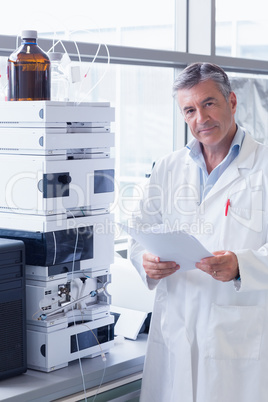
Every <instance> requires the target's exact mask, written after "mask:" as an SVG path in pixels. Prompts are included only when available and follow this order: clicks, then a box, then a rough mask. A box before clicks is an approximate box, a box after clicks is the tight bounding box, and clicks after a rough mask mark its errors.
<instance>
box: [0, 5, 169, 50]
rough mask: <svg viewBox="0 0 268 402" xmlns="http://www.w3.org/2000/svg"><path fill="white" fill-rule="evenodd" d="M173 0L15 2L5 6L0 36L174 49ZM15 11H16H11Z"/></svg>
mask: <svg viewBox="0 0 268 402" xmlns="http://www.w3.org/2000/svg"><path fill="white" fill-rule="evenodd" d="M174 9H175V0H165V1H155V0H146V1H144V0H135V1H133V0H132V1H126V0H97V1H93V0H90V1H89V0H76V1H75V3H74V2H63V1H54V0H46V2H45V3H43V4H42V6H41V5H40V7H37V6H36V1H35V0H27V1H25V2H21V1H19V0H14V1H13V2H12V3H6V4H5V15H9V16H11V17H10V18H2V20H1V34H2V35H20V33H21V31H22V30H24V29H36V30H37V31H38V33H39V36H40V37H41V36H42V37H51V36H52V35H53V34H54V35H55V37H56V38H61V39H62V38H65V39H69V40H79V41H82V42H92V43H99V42H102V43H107V44H114V45H123V46H135V47H137V46H138V47H143V48H146V47H148V48H154V49H170V50H173V49H174V22H175V12H174ZM14 10H15V12H14Z"/></svg>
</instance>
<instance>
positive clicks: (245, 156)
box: [204, 133, 257, 201]
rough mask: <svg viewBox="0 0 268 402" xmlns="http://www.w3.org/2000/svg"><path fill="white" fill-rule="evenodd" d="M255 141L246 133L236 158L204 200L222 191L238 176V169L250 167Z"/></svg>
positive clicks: (253, 155) (255, 145)
mask: <svg viewBox="0 0 268 402" xmlns="http://www.w3.org/2000/svg"><path fill="white" fill-rule="evenodd" d="M256 148H257V143H256V141H254V140H253V139H252V138H251V136H250V135H249V134H247V133H246V135H245V138H244V141H243V145H242V148H241V151H240V153H239V155H238V156H237V158H236V159H235V160H234V161H233V162H232V163H231V164H230V165H229V166H228V167H227V169H226V170H225V172H224V173H223V174H222V175H221V176H220V177H219V179H218V180H217V182H216V183H215V185H214V186H213V187H212V189H211V190H210V192H209V193H208V194H207V196H206V198H205V199H204V201H207V200H208V199H210V198H211V197H213V196H215V195H217V193H219V192H222V191H224V189H225V188H226V187H227V186H228V187H230V185H231V184H232V183H234V182H235V181H236V180H237V179H239V178H240V169H251V168H252V166H253V163H254V159H255V152H256Z"/></svg>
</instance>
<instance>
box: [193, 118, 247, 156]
mask: <svg viewBox="0 0 268 402" xmlns="http://www.w3.org/2000/svg"><path fill="white" fill-rule="evenodd" d="M244 137H245V132H244V130H243V129H242V128H241V127H240V126H238V125H237V130H236V133H235V136H234V138H233V141H232V143H231V146H230V149H229V152H228V154H229V153H230V152H231V151H232V150H233V149H234V147H237V148H238V152H239V151H240V149H241V146H242V143H243V140H244ZM186 148H188V149H189V150H190V154H189V155H190V157H191V158H192V159H193V160H196V159H198V158H200V156H201V155H202V150H201V146H200V142H199V141H198V140H197V139H196V138H193V139H192V140H191V141H189V142H188V144H187V145H186Z"/></svg>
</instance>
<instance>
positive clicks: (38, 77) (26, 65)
mask: <svg viewBox="0 0 268 402" xmlns="http://www.w3.org/2000/svg"><path fill="white" fill-rule="evenodd" d="M21 39H22V41H21V46H20V47H19V48H18V49H17V50H15V51H14V52H13V53H12V54H11V55H10V57H9V58H8V63H7V79H8V94H7V98H8V100H9V101H36V100H50V60H49V57H48V56H47V55H46V53H45V52H43V50H42V49H41V48H40V47H39V46H38V45H37V31H23V32H22V35H21Z"/></svg>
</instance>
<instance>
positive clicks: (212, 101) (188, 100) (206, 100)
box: [178, 80, 237, 148]
mask: <svg viewBox="0 0 268 402" xmlns="http://www.w3.org/2000/svg"><path fill="white" fill-rule="evenodd" d="M178 102H179V106H180V108H181V111H182V113H183V116H184V118H185V121H186V123H187V124H188V126H189V128H190V130H191V132H192V134H193V136H194V137H195V138H196V139H197V140H198V141H200V142H201V143H202V144H203V146H204V147H212V148H214V147H221V145H223V146H225V145H226V144H227V143H229V145H230V143H231V141H232V139H233V137H234V134H235V132H236V124H235V120H234V114H235V111H236V104H237V102H236V96H235V94H234V93H233V92H231V94H230V96H229V99H228V101H226V99H225V98H224V96H223V95H222V93H221V92H220V91H219V89H218V87H217V85H216V84H215V82H214V81H212V80H208V81H205V82H201V83H199V84H197V85H195V86H194V87H192V88H191V89H182V90H179V91H178Z"/></svg>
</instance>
